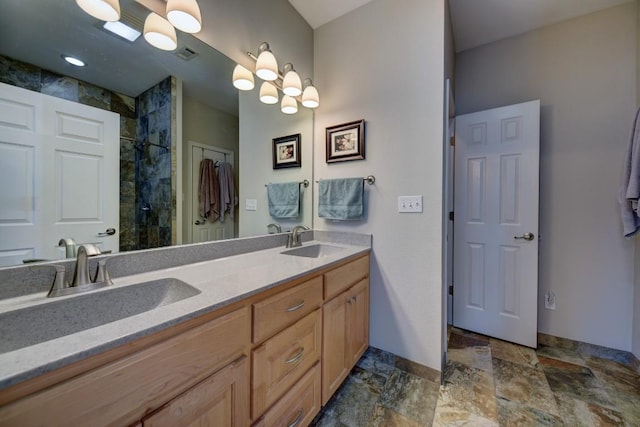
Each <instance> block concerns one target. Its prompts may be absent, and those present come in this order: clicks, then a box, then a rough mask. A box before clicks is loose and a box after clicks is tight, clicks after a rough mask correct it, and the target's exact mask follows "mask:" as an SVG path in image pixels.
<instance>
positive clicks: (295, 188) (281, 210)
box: [267, 182, 300, 218]
mask: <svg viewBox="0 0 640 427" xmlns="http://www.w3.org/2000/svg"><path fill="white" fill-rule="evenodd" d="M267 197H268V199H269V215H271V216H272V217H274V218H296V217H298V216H300V183H299V182H284V183H281V184H267Z"/></svg>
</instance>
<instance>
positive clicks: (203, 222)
mask: <svg viewBox="0 0 640 427" xmlns="http://www.w3.org/2000/svg"><path fill="white" fill-rule="evenodd" d="M205 223H206V221H205V220H199V219H197V220H196V222H195V223H194V224H195V225H202V224H205Z"/></svg>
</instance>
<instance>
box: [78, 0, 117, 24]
mask: <svg viewBox="0 0 640 427" xmlns="http://www.w3.org/2000/svg"><path fill="white" fill-rule="evenodd" d="M76 4H77V5H78V6H80V9H82V10H84V11H85V12H87V13H88V14H89V15H91V16H93V17H94V18H98V19H100V20H101V21H117V20H119V19H120V2H119V1H118V0H76Z"/></svg>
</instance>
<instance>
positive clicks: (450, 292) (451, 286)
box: [449, 285, 453, 295]
mask: <svg viewBox="0 0 640 427" xmlns="http://www.w3.org/2000/svg"><path fill="white" fill-rule="evenodd" d="M449 295H453V285H449Z"/></svg>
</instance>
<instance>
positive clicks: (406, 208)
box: [398, 196, 422, 213]
mask: <svg viewBox="0 0 640 427" xmlns="http://www.w3.org/2000/svg"><path fill="white" fill-rule="evenodd" d="M398 212H411V213H419V212H422V196H398Z"/></svg>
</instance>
